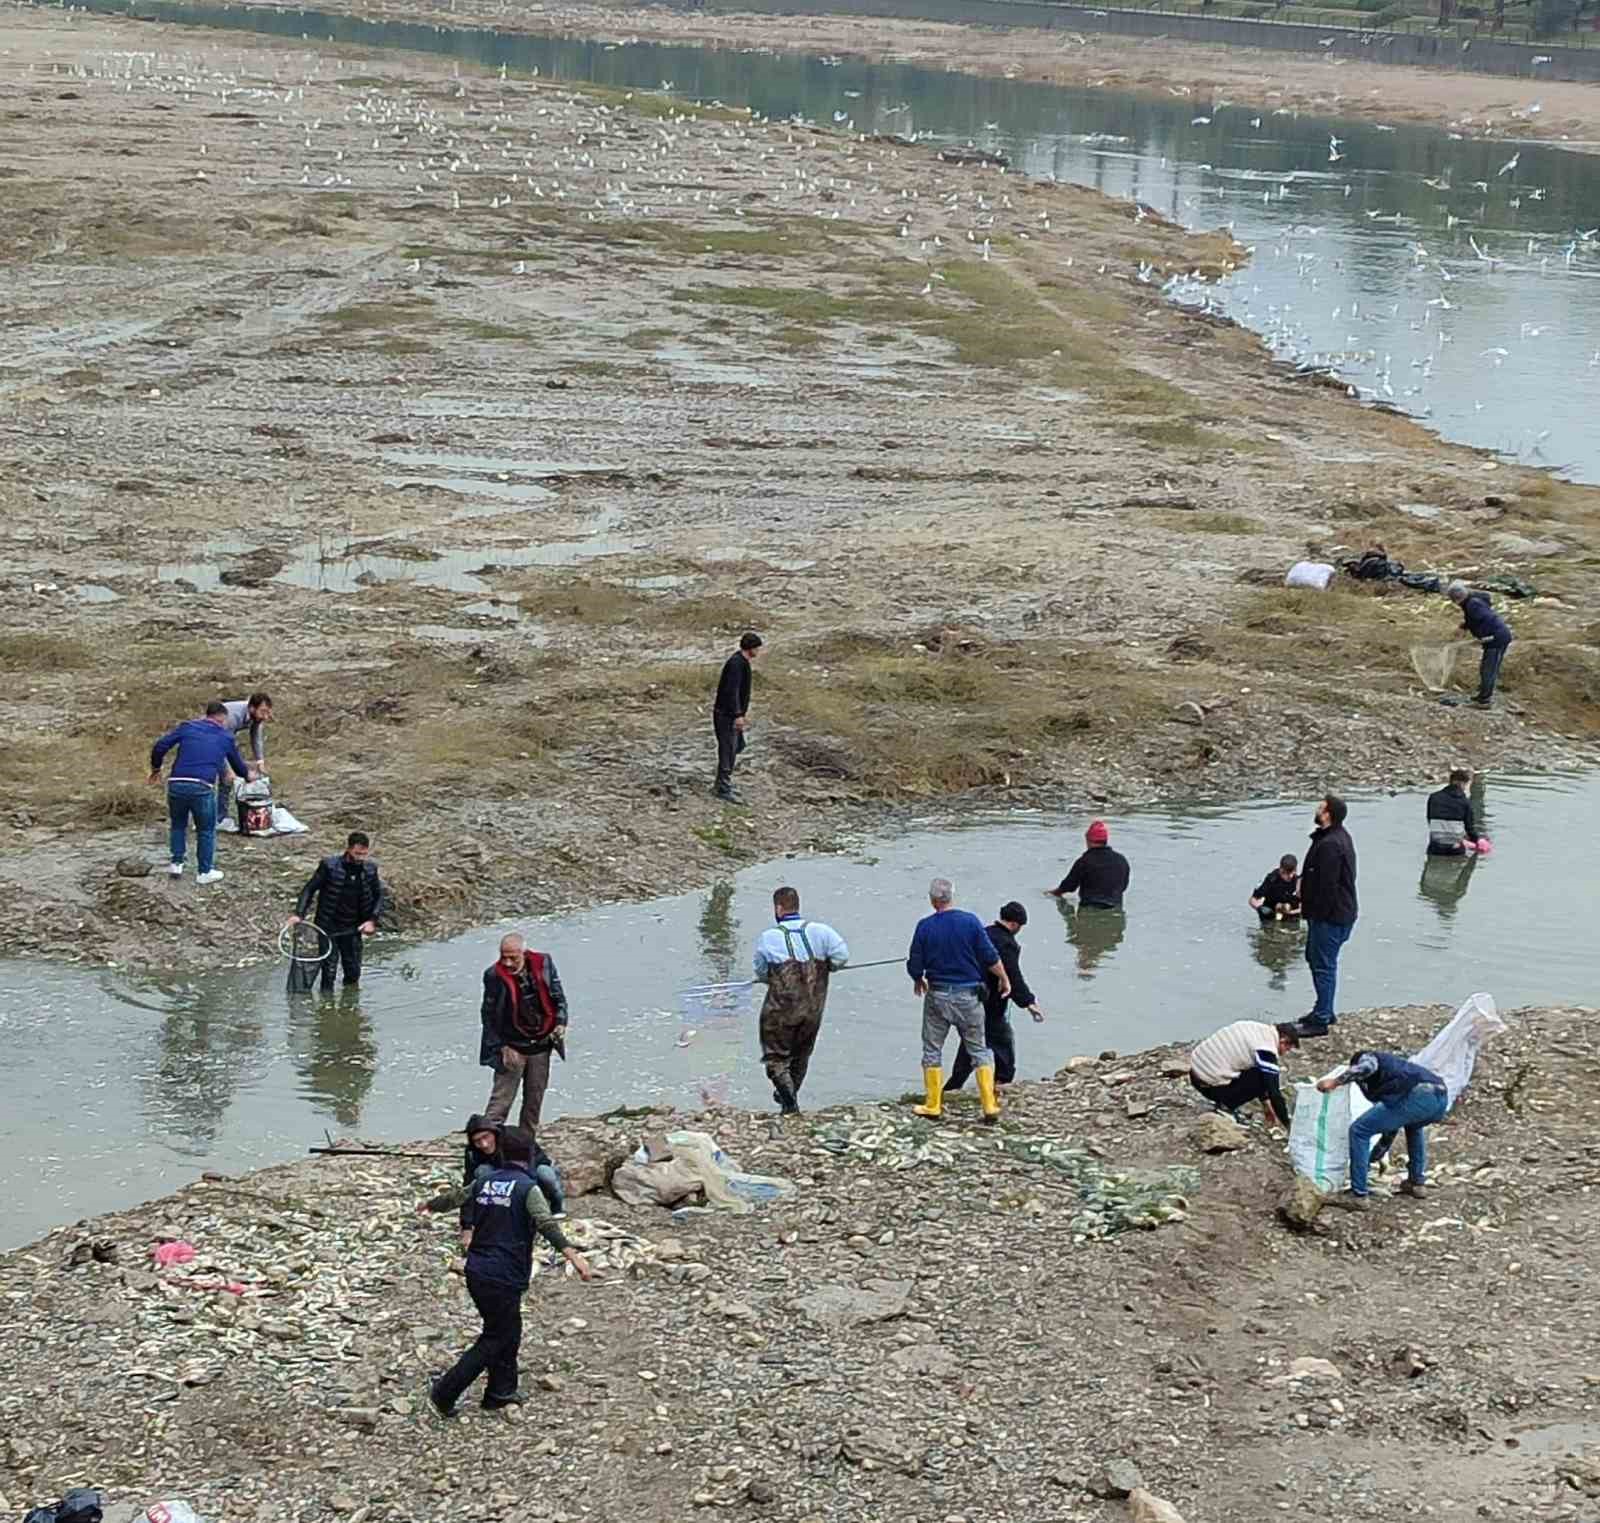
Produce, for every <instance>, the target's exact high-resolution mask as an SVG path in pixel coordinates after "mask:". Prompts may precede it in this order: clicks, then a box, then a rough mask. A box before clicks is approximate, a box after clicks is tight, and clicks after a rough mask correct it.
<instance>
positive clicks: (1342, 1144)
mask: <svg viewBox="0 0 1600 1523" xmlns="http://www.w3.org/2000/svg"><path fill="white" fill-rule="evenodd" d="M1344 1069H1345V1065H1344V1064H1343V1063H1341V1064H1340V1065H1339V1066H1338V1067H1337V1068H1334V1069H1330V1070H1329V1072H1330V1073H1343V1072H1344ZM1324 1077H1326V1075H1324ZM1368 1109H1370V1107H1369V1106H1368V1104H1367V1097H1366V1096H1365V1095H1363V1094H1362V1093H1361V1091H1360V1090H1359V1089H1357V1088H1356V1086H1355V1085H1354V1084H1341V1085H1340V1086H1339V1087H1338V1088H1337V1089H1331V1090H1329V1091H1328V1093H1327V1094H1323V1093H1322V1091H1321V1090H1319V1089H1318V1088H1317V1086H1316V1085H1315V1084H1314V1083H1313V1084H1296V1085H1295V1087H1294V1119H1293V1120H1292V1121H1291V1122H1290V1124H1289V1162H1290V1163H1291V1164H1293V1165H1294V1171H1295V1173H1296V1174H1304V1175H1305V1177H1306V1178H1307V1179H1309V1180H1310V1181H1311V1182H1312V1184H1314V1185H1315V1186H1316V1187H1317V1188H1318V1189H1319V1190H1321V1191H1322V1193H1323V1194H1324V1195H1328V1194H1331V1193H1333V1192H1335V1191H1339V1190H1348V1189H1349V1188H1350V1123H1351V1122H1353V1121H1354V1120H1355V1119H1356V1118H1357V1117H1358V1116H1360V1115H1361V1114H1362V1113H1363V1112H1364V1111H1366V1110H1368Z"/></svg>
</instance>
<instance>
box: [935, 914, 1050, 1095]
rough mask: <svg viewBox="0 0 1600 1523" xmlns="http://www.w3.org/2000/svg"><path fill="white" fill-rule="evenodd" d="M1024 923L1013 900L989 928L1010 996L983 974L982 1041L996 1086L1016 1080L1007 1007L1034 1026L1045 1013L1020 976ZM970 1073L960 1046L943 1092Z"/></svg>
mask: <svg viewBox="0 0 1600 1523" xmlns="http://www.w3.org/2000/svg"><path fill="white" fill-rule="evenodd" d="M1027 923H1028V912H1027V910H1025V909H1024V908H1023V907H1022V906H1021V905H1020V904H1018V903H1017V901H1016V900H1015V899H1013V900H1012V901H1011V902H1010V903H1009V904H1002V905H1001V906H1000V917H999V919H997V920H996V921H995V923H994V924H993V925H991V926H990V927H989V940H990V941H991V942H993V944H994V949H995V951H997V952H998V953H999V954H1000V966H1001V967H1002V968H1004V969H1005V970H1006V977H1007V978H1009V979H1010V980H1011V992H1010V994H1009V995H1004V994H1001V992H1000V982H999V980H998V979H996V978H995V976H994V974H992V973H988V972H986V973H985V974H984V975H983V1039H984V1041H985V1042H986V1043H988V1046H989V1051H990V1052H992V1053H993V1054H994V1082H995V1083H996V1084H1009V1083H1011V1081H1012V1080H1013V1079H1015V1078H1016V1076H1017V1036H1016V1033H1015V1032H1014V1031H1013V1030H1012V1029H1011V1017H1010V1015H1009V1014H1008V1013H1007V1010H1006V1006H1007V1004H1008V1003H1009V1004H1012V1005H1015V1006H1016V1007H1017V1009H1019V1010H1026V1011H1027V1012H1028V1014H1029V1015H1031V1016H1032V1017H1033V1019H1034V1021H1035V1022H1039V1021H1042V1020H1043V1019H1044V1011H1042V1010H1041V1009H1040V1008H1039V1001H1038V1000H1037V999H1035V998H1034V994H1033V990H1032V989H1030V988H1029V987H1028V981H1027V979H1025V978H1024V977H1023V976H1022V947H1021V944H1020V943H1019V942H1018V941H1017V933H1018V932H1019V931H1020V930H1021V929H1022V928H1023V926H1025V925H1026V924H1027ZM971 1072H972V1059H971V1058H970V1057H969V1056H968V1055H967V1049H966V1048H965V1047H964V1046H963V1047H961V1048H960V1049H958V1051H957V1052H956V1060H955V1062H954V1063H953V1064H952V1065H951V1067H950V1078H949V1080H948V1081H947V1082H946V1084H945V1088H946V1089H960V1088H961V1086H962V1085H963V1084H965V1083H966V1082H967V1075H968V1074H970V1073H971Z"/></svg>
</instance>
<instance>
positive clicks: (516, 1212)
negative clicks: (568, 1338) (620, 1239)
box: [428, 1127, 590, 1417]
mask: <svg viewBox="0 0 1600 1523" xmlns="http://www.w3.org/2000/svg"><path fill="white" fill-rule="evenodd" d="M500 1157H501V1166H500V1167H498V1168H496V1167H494V1166H493V1165H492V1164H489V1163H485V1164H482V1165H480V1166H479V1168H478V1170H477V1173H476V1175H475V1176H474V1182H473V1191H472V1197H471V1199H470V1200H469V1201H468V1203H467V1207H468V1210H469V1212H470V1217H469V1224H468V1225H467V1226H466V1227H465V1229H464V1230H463V1232H462V1246H463V1247H464V1248H465V1249H466V1253H467V1264H466V1278H467V1294H468V1295H469V1296H471V1297H472V1304H473V1305H474V1306H476V1307H477V1309H478V1315H479V1316H480V1317H481V1318H482V1319H483V1331H482V1332H481V1333H479V1334H478V1336H477V1338H476V1340H474V1342H473V1344H472V1346H471V1347H470V1348H469V1349H468V1350H467V1351H466V1353H464V1354H463V1355H462V1356H461V1357H460V1358H459V1359H458V1360H456V1362H455V1364H454V1365H452V1366H451V1367H450V1369H448V1370H447V1371H446V1372H445V1373H444V1374H443V1375H441V1376H439V1378H438V1379H437V1380H435V1381H434V1382H433V1383H432V1384H431V1385H430V1386H429V1387H428V1399H429V1401H431V1402H432V1403H433V1409H434V1411H435V1412H437V1413H438V1414H439V1416H440V1417H454V1416H455V1415H456V1403H457V1402H458V1401H459V1400H460V1399H461V1397H462V1395H463V1394H464V1393H465V1392H466V1390H467V1388H468V1387H469V1386H470V1385H471V1384H472V1383H473V1382H474V1381H475V1380H476V1379H477V1378H478V1376H480V1375H481V1374H483V1373H484V1371H486V1370H487V1371H488V1374H489V1383H488V1386H487V1387H486V1389H485V1390H484V1393H483V1405H484V1408H485V1409H486V1410H488V1411H496V1410H498V1409H499V1408H501V1407H510V1406H516V1405H518V1404H520V1403H521V1401H522V1397H521V1395H520V1394H518V1390H517V1385H518V1380H517V1358H518V1355H519V1353H520V1352H521V1349H522V1297H523V1295H524V1293H525V1292H526V1291H527V1289H528V1286H529V1284H530V1283H531V1282H532V1280H533V1239H534V1234H535V1233H538V1234H539V1235H540V1236H542V1237H543V1238H545V1239H546V1241H548V1242H549V1243H550V1244H551V1245H552V1246H553V1247H555V1248H557V1249H559V1250H560V1252H561V1254H562V1256H563V1257H564V1258H565V1259H566V1261H567V1262H568V1263H569V1264H571V1265H572V1267H573V1268H574V1269H575V1270H577V1272H578V1275H579V1276H580V1278H582V1279H584V1280H587V1279H588V1278H589V1275H590V1271H589V1262H588V1260H587V1259H585V1258H584V1256H583V1255H582V1254H581V1253H579V1252H578V1250H577V1249H576V1248H574V1247H573V1246H572V1244H571V1243H569V1242H568V1241H567V1239H566V1235H565V1234H564V1233H563V1232H562V1230H561V1228H560V1226H559V1224H558V1223H557V1222H556V1220H555V1218H554V1217H553V1216H552V1215H551V1214H550V1206H549V1204H548V1202H546V1200H545V1198H544V1195H543V1193H542V1192H541V1191H540V1190H539V1189H538V1187H537V1186H536V1185H535V1184H534V1182H533V1174H532V1168H533V1138H532V1136H531V1135H530V1134H529V1133H528V1132H525V1131H523V1130H521V1129H520V1128H517V1127H512V1128H509V1129H507V1130H506V1131H504V1132H502V1133H501V1134H500Z"/></svg>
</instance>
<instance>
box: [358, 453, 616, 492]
mask: <svg viewBox="0 0 1600 1523" xmlns="http://www.w3.org/2000/svg"><path fill="white" fill-rule="evenodd" d="M382 453H383V458H384V459H385V460H387V461H388V462H389V463H390V464H391V465H400V466H405V467H406V468H407V469H409V470H417V471H420V470H424V469H426V468H428V467H432V468H433V469H434V470H439V471H450V472H453V473H456V474H465V473H468V472H471V473H473V474H475V475H486V476H492V475H505V476H578V475H583V474H585V473H593V472H596V471H600V472H604V471H608V470H611V469H613V467H611V466H606V465H593V464H580V463H578V462H577V461H564V460H519V459H517V458H516V457H515V456H512V455H458V454H454V453H452V452H450V451H442V450H400V449H389V450H384V451H383V452H382ZM544 495H545V496H552V495H553V494H552V493H549V492H546V493H544Z"/></svg>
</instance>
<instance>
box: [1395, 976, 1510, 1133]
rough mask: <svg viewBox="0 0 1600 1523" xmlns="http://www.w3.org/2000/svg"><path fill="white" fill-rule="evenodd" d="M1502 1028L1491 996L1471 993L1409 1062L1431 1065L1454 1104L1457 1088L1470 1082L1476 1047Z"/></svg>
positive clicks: (1458, 1096)
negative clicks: (1442, 1081) (1437, 1032)
mask: <svg viewBox="0 0 1600 1523" xmlns="http://www.w3.org/2000/svg"><path fill="white" fill-rule="evenodd" d="M1505 1029H1506V1023H1505V1021H1504V1020H1502V1019H1501V1016H1500V1012H1499V1011H1498V1010H1496V1009H1495V1005H1494V998H1493V996H1492V995H1488V994H1474V995H1471V996H1470V997H1469V998H1468V999H1467V1001H1466V1003H1465V1004H1464V1005H1462V1006H1461V1008H1460V1009H1459V1010H1457V1011H1456V1013H1455V1014H1454V1015H1453V1016H1451V1017H1450V1019H1449V1020H1448V1021H1447V1022H1445V1024H1444V1026H1443V1028H1442V1029H1441V1030H1440V1032H1439V1034H1438V1035H1437V1036H1436V1037H1434V1039H1433V1040H1432V1041H1431V1042H1429V1043H1428V1045H1427V1046H1426V1047H1424V1048H1423V1049H1422V1051H1421V1052H1418V1053H1413V1054H1412V1058H1411V1061H1412V1062H1413V1063H1420V1064H1421V1065H1422V1066H1423V1067H1424V1068H1431V1069H1432V1070H1433V1071H1434V1072H1435V1073H1436V1074H1438V1075H1439V1077H1440V1078H1441V1079H1443V1080H1444V1087H1445V1089H1446V1090H1447V1091H1448V1092H1449V1095H1450V1103H1451V1104H1452V1105H1454V1104H1455V1103H1456V1101H1457V1099H1459V1098H1460V1095H1461V1091H1462V1090H1464V1089H1465V1088H1466V1087H1467V1085H1468V1084H1470V1083H1471V1082H1472V1070H1473V1067H1474V1066H1475V1065H1476V1064H1477V1061H1478V1049H1479V1048H1480V1047H1482V1046H1483V1044H1484V1043H1485V1042H1487V1041H1488V1040H1489V1039H1490V1038H1491V1037H1497V1036H1499V1035H1500V1033H1501V1032H1502V1031H1504V1030H1505Z"/></svg>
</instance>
